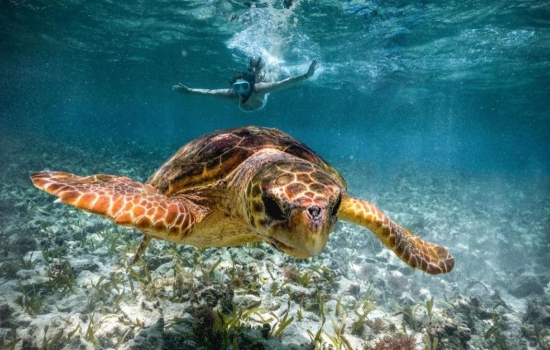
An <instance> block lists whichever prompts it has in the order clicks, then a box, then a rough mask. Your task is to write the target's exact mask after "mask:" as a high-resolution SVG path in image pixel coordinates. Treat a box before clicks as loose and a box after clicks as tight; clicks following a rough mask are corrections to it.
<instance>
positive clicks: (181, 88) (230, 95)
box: [172, 83, 237, 99]
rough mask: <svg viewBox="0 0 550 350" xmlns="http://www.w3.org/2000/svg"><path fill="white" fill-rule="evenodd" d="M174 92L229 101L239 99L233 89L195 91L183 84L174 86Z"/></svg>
mask: <svg viewBox="0 0 550 350" xmlns="http://www.w3.org/2000/svg"><path fill="white" fill-rule="evenodd" d="M172 90H174V91H177V92H180V93H182V94H189V95H203V96H214V97H220V98H227V99H235V98H236V97H237V94H235V93H234V92H233V90H231V89H193V88H190V87H187V86H185V85H183V84H182V83H179V84H178V85H174V86H172Z"/></svg>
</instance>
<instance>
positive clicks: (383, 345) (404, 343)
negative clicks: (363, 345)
mask: <svg viewBox="0 0 550 350" xmlns="http://www.w3.org/2000/svg"><path fill="white" fill-rule="evenodd" d="M415 344H416V341H415V339H414V336H412V335H405V334H398V335H395V336H389V335H387V336H385V337H384V338H382V339H380V340H379V341H378V343H376V345H375V346H374V350H414V349H415Z"/></svg>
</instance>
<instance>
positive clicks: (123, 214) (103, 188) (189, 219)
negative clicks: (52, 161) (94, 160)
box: [31, 171, 201, 263]
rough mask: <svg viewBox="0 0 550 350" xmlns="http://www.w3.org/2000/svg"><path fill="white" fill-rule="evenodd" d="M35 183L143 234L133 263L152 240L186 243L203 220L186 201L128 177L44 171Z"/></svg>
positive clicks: (67, 201) (35, 178) (80, 207)
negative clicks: (185, 240)
mask: <svg viewBox="0 0 550 350" xmlns="http://www.w3.org/2000/svg"><path fill="white" fill-rule="evenodd" d="M31 180H32V182H33V184H34V185H35V186H36V187H38V188H39V189H41V190H43V191H46V192H48V193H50V194H53V195H55V196H57V197H58V198H59V199H57V200H56V201H61V202H63V203H65V204H69V205H72V206H74V207H76V208H78V209H82V210H86V211H89V212H91V213H94V214H98V215H102V216H105V217H107V218H109V219H111V220H112V221H114V222H115V223H116V224H118V225H122V226H129V227H135V228H137V229H139V230H140V231H142V232H143V233H144V234H145V237H144V239H143V242H142V243H141V245H140V247H139V248H138V251H137V253H136V255H135V256H134V259H133V260H132V262H131V263H134V262H136V261H137V260H138V259H139V257H140V255H141V253H142V252H143V251H144V250H145V248H146V247H147V244H148V243H149V241H150V240H151V238H160V239H164V240H167V241H171V242H181V243H183V241H184V239H185V237H187V236H188V235H189V233H190V232H191V230H192V229H193V227H194V226H195V225H196V223H197V221H198V220H200V218H201V215H198V214H199V213H197V212H196V210H194V209H193V208H194V206H193V205H191V204H190V203H189V201H187V200H186V199H185V198H181V197H170V198H169V197H166V196H165V195H164V194H162V193H161V192H160V191H158V190H157V189H155V188H154V187H153V186H150V185H144V184H142V183H140V182H137V181H132V180H131V179H129V178H127V177H120V176H113V175H91V176H85V177H83V176H77V175H73V174H69V173H65V172H56V171H41V172H38V173H35V174H32V175H31Z"/></svg>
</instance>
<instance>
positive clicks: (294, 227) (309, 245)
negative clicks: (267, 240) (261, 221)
mask: <svg viewBox="0 0 550 350" xmlns="http://www.w3.org/2000/svg"><path fill="white" fill-rule="evenodd" d="M335 221H336V220H335V219H333V218H331V216H330V215H329V213H328V211H327V209H326V208H321V207H319V206H317V205H311V206H309V207H307V208H305V209H303V208H295V209H293V210H292V211H291V212H290V215H289V217H288V220H287V221H285V222H282V223H279V224H277V225H274V226H272V228H271V230H270V231H271V232H270V234H269V236H271V238H273V239H274V240H275V241H276V242H275V243H273V242H272V244H273V245H274V246H275V247H276V248H277V249H279V250H281V251H283V252H285V253H287V254H289V255H291V256H294V257H297V258H302V259H305V258H309V257H312V256H316V255H319V254H320V253H321V252H322V251H323V249H324V248H325V246H326V244H327V241H328V236H329V234H330V233H331V232H332V231H333V229H334V224H335ZM277 243H279V244H277Z"/></svg>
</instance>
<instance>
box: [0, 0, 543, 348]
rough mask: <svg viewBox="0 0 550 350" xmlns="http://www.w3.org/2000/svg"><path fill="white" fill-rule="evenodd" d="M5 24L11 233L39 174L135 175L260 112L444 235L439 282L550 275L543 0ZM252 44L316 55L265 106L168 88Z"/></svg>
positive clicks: (123, 10)
mask: <svg viewBox="0 0 550 350" xmlns="http://www.w3.org/2000/svg"><path fill="white" fill-rule="evenodd" d="M0 23H2V25H1V26H0V133H1V135H2V136H1V137H2V141H1V142H0V154H1V155H2V158H3V159H4V161H3V164H4V166H2V167H0V178H1V182H2V187H1V190H2V191H3V195H2V196H1V197H0V198H2V202H3V203H2V205H1V208H2V210H3V213H2V214H0V217H1V222H2V223H3V226H4V229H0V235H1V236H2V238H3V239H6V240H7V239H8V237H11V235H13V234H14V232H15V231H16V229H15V228H14V227H20V226H21V225H22V222H26V221H27V220H31V219H32V218H33V215H34V212H32V211H30V210H29V209H28V206H27V207H25V205H22V204H21V203H25V204H28V203H38V204H41V205H42V204H43V205H49V204H46V203H50V202H51V200H52V198H50V197H46V196H43V195H41V194H40V193H38V192H39V191H38V190H35V189H34V188H32V187H31V184H30V181H29V180H28V175H29V174H30V173H32V172H34V171H38V170H42V169H52V170H65V171H70V172H74V173H77V174H82V175H84V174H91V173H113V174H121V175H125V176H132V177H133V178H136V179H138V180H142V181H143V180H145V179H147V177H148V176H149V175H150V174H151V173H152V172H153V171H154V170H155V168H156V167H157V166H159V165H160V164H161V163H162V162H163V160H164V159H166V158H167V157H168V156H169V155H170V154H172V153H173V152H174V151H175V150H176V149H178V148H179V147H180V146H181V145H183V144H184V143H186V142H188V141H190V140H192V139H193V138H195V137H197V136H199V135H202V134H204V133H207V132H210V131H213V130H216V129H225V128H233V127H238V126H243V125H251V124H254V125H260V126H269V127H276V128H279V129H281V130H283V131H284V132H286V133H288V134H291V135H293V136H295V137H297V138H299V139H300V140H301V141H303V142H305V143H306V144H308V145H309V146H310V147H311V148H313V149H314V150H315V151H316V152H318V153H319V154H320V155H321V156H323V157H324V158H325V159H326V160H328V161H329V162H330V163H331V164H333V165H334V166H335V167H337V168H338V169H340V170H341V172H342V175H343V176H344V177H345V178H346V180H347V182H348V185H349V188H350V192H351V193H356V194H358V195H359V196H363V197H364V198H365V199H370V200H372V201H373V202H375V203H377V204H379V205H380V206H381V207H382V208H383V209H384V210H387V211H389V212H390V213H391V214H393V216H394V217H396V221H401V222H403V221H404V222H403V223H404V224H406V225H409V227H410V226H411V225H412V226H413V228H414V229H415V231H417V230H420V231H422V235H423V237H425V238H427V239H430V240H432V241H437V242H438V243H439V244H442V245H444V246H447V247H449V249H450V250H451V251H452V252H453V253H454V254H455V256H456V257H457V268H456V271H455V272H453V273H454V275H453V273H452V274H450V275H449V276H446V277H442V278H444V279H445V281H448V282H449V283H456V284H458V285H461V286H464V285H471V283H472V281H483V283H486V284H485V285H489V286H490V289H491V290H492V288H494V289H501V290H502V289H504V290H506V282H505V281H504V280H503V279H502V278H501V279H499V278H497V277H494V276H493V274H495V275H498V273H495V269H501V270H500V274H501V275H506V276H512V275H513V276H516V275H521V274H523V273H524V272H525V271H528V272H530V273H534V274H535V275H536V276H537V278H538V280H539V281H540V283H541V284H542V285H546V283H548V281H549V280H550V275H549V274H548V270H547V266H548V265H547V263H548V262H549V261H550V257H549V256H548V249H547V248H548V245H549V244H550V156H549V154H550V108H549V105H550V104H549V101H550V4H549V3H548V2H547V1H527V0H526V1H477V0H476V1H439V2H436V1H434V2H431V1H418V2H406V1H362V0H357V1H356V0H352V1H327V0H317V1H306V0H296V1H294V2H293V4H292V6H290V8H286V7H285V6H283V3H282V2H278V1H260V2H257V1H248V2H247V1H222V0H211V1H210V0H209V1H172V2H167V1H160V0H155V1H143V0H141V1H115V2H111V1H45V0H43V1H26V0H6V1H1V2H0ZM252 56H261V57H263V59H264V60H265V62H266V70H267V73H268V74H267V76H268V77H269V79H274V80H279V79H284V78H286V77H289V76H292V75H297V74H303V73H305V72H306V70H307V68H308V65H309V62H310V61H311V60H312V59H314V58H316V59H317V60H318V69H317V71H316V73H315V75H314V77H312V78H311V79H309V80H307V81H306V82H304V83H301V84H300V85H297V86H295V87H292V88H290V89H288V90H284V91H279V92H275V93H272V94H271V95H270V97H269V100H268V103H267V105H266V107H265V108H264V109H262V110H261V111H257V112H254V113H243V112H242V111H241V110H240V109H239V108H238V106H237V105H235V104H233V103H231V102H227V101H223V100H216V99H210V98H207V97H201V96H184V95H180V94H178V93H176V92H174V91H172V89H171V87H172V86H173V85H174V84H177V83H180V82H181V83H183V84H185V85H188V86H190V87H195V88H211V89H215V88H227V87H229V84H228V80H229V79H230V78H231V77H232V76H233V74H234V73H235V72H236V71H237V70H244V69H245V68H246V65H247V62H248V57H252ZM426 189H429V190H426ZM14 191H15V193H16V194H13V193H14ZM423 191H424V193H423ZM18 195H20V196H23V197H18ZM21 198H23V199H21ZM422 198H424V199H422ZM376 201H378V202H376ZM29 205H30V204H29ZM432 205H433V206H432ZM56 208H57V207H56ZM47 210H49V211H51V208H49V209H47ZM428 213H430V215H432V214H433V215H432V216H430V215H428ZM52 215H54V214H52ZM55 215H59V217H62V216H63V215H62V214H59V213H57V212H56V214H55ZM70 215H73V216H75V215H77V214H75V213H74V211H71V212H70ZM80 218H81V219H82V220H85V219H86V217H80ZM419 218H420V219H419ZM75 220H76V219H75ZM59 221H61V219H59ZM104 225H105V227H111V226H109V224H108V223H104ZM346 227H347V226H346ZM340 232H342V231H340ZM136 237H137V236H136ZM37 241H39V239H38V238H37ZM526 242H527V243H526ZM352 248H353V247H352ZM453 248H454V251H453ZM0 250H1V251H2V252H3V253H2V254H3V255H4V256H5V257H6V259H7V260H9V259H11V258H12V257H10V255H9V253H8V249H7V248H0ZM7 260H6V261H7ZM478 263H479V264H482V265H477V264H478ZM485 264H487V265H485ZM4 266H6V265H4ZM488 271H490V272H488ZM518 271H519V272H518ZM488 275H491V277H487V276H488ZM485 277H486V278H487V280H486V281H485V280H483V278H485ZM6 279H7V277H6ZM422 281H423V282H422V283H428V282H427V279H426V278H425V277H422ZM474 284H475V283H474ZM461 292H464V293H466V292H465V291H461ZM474 292H475V291H474ZM477 292H479V293H480V294H483V291H477ZM432 293H433V294H434V295H436V296H439V297H441V298H442V295H443V294H444V293H443V292H440V291H439V290H438V289H437V288H436V287H434V288H433V290H432ZM446 293H447V294H446V295H448V294H451V293H449V292H448V291H446ZM472 293H473V292H472ZM547 294H548V292H547ZM487 295H488V294H487ZM519 299H520V301H521V302H520V303H523V307H518V309H517V310H516V311H518V312H525V305H526V303H527V302H528V300H529V298H528V297H523V296H522V297H519ZM488 307H490V306H488ZM524 316H525V315H524ZM524 316H522V317H524ZM525 317H527V316H525ZM464 322H465V321H464ZM546 326H547V325H546ZM0 328H5V329H8V328H11V327H8V326H6V324H5V323H4V324H2V323H0ZM2 334H5V333H2ZM533 337H534V336H532V335H531V336H530V337H529V336H526V338H525V339H531V342H534V341H533ZM489 339H490V337H489ZM526 342H527V340H526ZM497 343H498V342H497ZM535 345H536V344H535ZM487 346H489V345H487ZM474 348H476V347H475V346H474ZM488 348H490V347H488ZM501 348H502V347H501ZM535 348H536V347H535Z"/></svg>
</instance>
